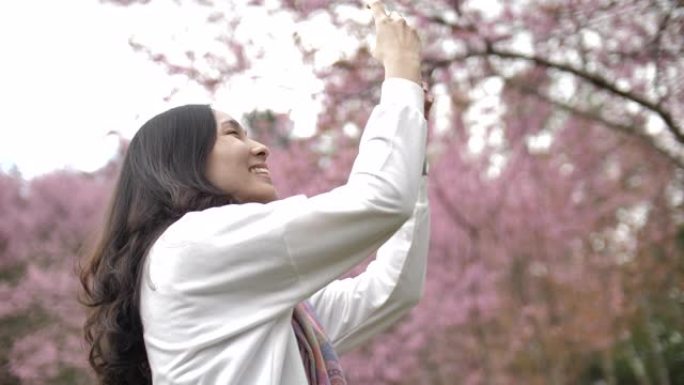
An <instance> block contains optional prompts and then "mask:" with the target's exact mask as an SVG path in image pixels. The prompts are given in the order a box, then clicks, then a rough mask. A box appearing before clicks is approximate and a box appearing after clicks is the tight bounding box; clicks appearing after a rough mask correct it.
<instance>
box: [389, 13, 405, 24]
mask: <svg viewBox="0 0 684 385" xmlns="http://www.w3.org/2000/svg"><path fill="white" fill-rule="evenodd" d="M389 18H390V19H391V20H392V21H401V22H404V23H406V20H404V17H403V16H401V15H400V14H399V12H396V11H392V12H390V14H389Z"/></svg>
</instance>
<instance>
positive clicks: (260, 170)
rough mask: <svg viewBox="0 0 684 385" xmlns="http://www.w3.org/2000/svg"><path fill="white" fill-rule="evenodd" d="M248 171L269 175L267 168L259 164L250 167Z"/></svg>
mask: <svg viewBox="0 0 684 385" xmlns="http://www.w3.org/2000/svg"><path fill="white" fill-rule="evenodd" d="M249 172H251V173H252V174H257V175H265V176H268V177H270V176H271V173H270V172H269V171H268V169H267V168H266V167H261V166H257V167H251V168H250V169H249Z"/></svg>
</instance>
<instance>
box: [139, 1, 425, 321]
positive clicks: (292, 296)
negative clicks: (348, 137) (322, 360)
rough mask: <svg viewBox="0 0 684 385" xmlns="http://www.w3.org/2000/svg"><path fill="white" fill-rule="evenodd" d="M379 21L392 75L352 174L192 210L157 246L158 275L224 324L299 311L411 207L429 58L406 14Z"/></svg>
mask: <svg viewBox="0 0 684 385" xmlns="http://www.w3.org/2000/svg"><path fill="white" fill-rule="evenodd" d="M377 14H378V13H377V12H376V15H377ZM378 20H379V21H378ZM376 22H378V23H379V24H378V25H380V27H379V28H380V29H379V31H384V32H382V33H383V36H385V39H386V40H383V41H385V42H387V41H393V43H392V44H393V45H392V44H390V45H388V44H387V43H383V44H380V42H379V44H378V46H379V47H384V48H383V52H384V56H383V58H384V63H385V64H386V69H387V71H388V75H389V76H388V77H387V79H386V80H385V81H384V83H383V85H382V94H381V100H380V103H379V104H378V106H377V107H376V108H375V109H374V110H373V112H372V113H371V116H370V118H369V120H368V123H367V125H366V128H365V130H364V133H363V136H362V138H361V143H360V146H359V154H358V156H357V159H356V160H355V163H354V166H353V169H352V173H351V174H350V176H349V179H348V182H347V183H346V184H345V185H343V186H341V187H338V188H336V189H334V190H332V191H330V192H327V193H324V194H320V195H317V196H314V197H311V198H307V197H305V196H301V195H300V196H296V197H291V198H287V199H283V200H280V201H276V202H271V203H268V204H258V203H247V204H241V205H227V206H223V207H216V208H212V209H208V210H204V211H202V212H195V213H189V214H187V215H185V216H184V217H183V218H181V219H180V220H179V221H178V222H176V223H174V224H173V225H172V226H171V227H170V228H169V229H168V230H167V231H166V232H165V233H164V234H163V235H162V236H161V237H160V239H159V240H158V242H157V243H156V244H155V246H154V248H153V249H152V250H151V252H150V256H149V283H150V284H151V285H153V286H155V287H156V288H157V289H158V290H162V291H172V292H175V293H185V294H186V295H189V296H192V297H193V298H195V299H196V297H198V296H201V297H202V298H204V299H205V301H202V303H201V305H202V308H201V309H198V310H197V311H202V312H210V313H212V314H210V315H209V319H217V320H221V322H223V325H224V326H223V327H228V326H227V324H226V322H227V321H226V320H229V319H231V317H236V319H237V318H240V319H241V320H242V321H245V317H247V318H249V319H251V318H253V320H254V322H262V321H263V320H264V319H265V318H269V317H272V316H273V315H274V312H287V311H291V309H292V306H294V305H295V304H297V303H299V302H301V301H302V300H305V299H307V298H309V297H310V296H311V295H312V294H314V293H315V292H316V291H318V290H320V289H321V288H323V287H324V286H326V285H327V284H329V283H330V282H332V281H333V280H335V279H337V278H338V277H339V276H341V275H342V274H344V273H345V272H347V271H348V270H349V269H350V268H351V267H353V266H354V265H356V264H358V263H359V262H360V261H362V260H363V259H364V258H365V257H366V256H367V255H368V254H370V253H371V252H372V251H373V250H376V249H377V248H378V247H379V246H380V245H381V244H383V243H384V242H385V241H387V239H388V238H389V237H390V236H391V235H392V234H394V233H395V232H396V231H397V230H398V229H399V228H400V227H401V226H402V225H403V224H404V222H406V220H407V219H408V218H410V217H411V215H412V213H413V211H414V207H415V206H416V201H417V198H418V191H419V188H418V187H419V184H420V180H421V169H422V165H423V159H424V157H425V140H426V131H427V127H426V126H427V124H426V121H425V118H424V116H423V107H424V94H423V90H422V88H421V86H420V85H419V84H418V82H416V81H415V80H416V79H415V78H414V77H415V76H418V78H419V76H420V73H419V70H418V68H419V67H420V63H419V62H418V63H416V62H414V61H413V60H419V58H418V56H419V55H417V54H416V53H415V52H414V53H407V52H404V53H401V52H403V51H411V52H413V51H415V50H419V48H420V44H419V41H418V38H417V36H416V34H415V32H413V31H412V30H411V29H410V28H409V27H408V26H406V24H405V22H403V21H401V20H390V19H389V17H387V16H385V17H384V18H383V17H376ZM379 36H380V33H379ZM390 47H394V48H393V49H390ZM399 59H401V60H399ZM402 63H403V64H402ZM392 71H394V72H392ZM413 71H417V72H415V73H414V72H413ZM392 74H394V75H396V76H391V75H392ZM408 74H412V75H408ZM402 76H405V77H402ZM191 303H199V302H197V301H196V300H194V301H193V302H191ZM226 303H230V304H232V305H231V306H230V307H226V306H225V305H223V304H226ZM214 313H216V314H214ZM247 325H249V321H248V322H247ZM236 327H238V325H237V324H236ZM240 327H245V323H240Z"/></svg>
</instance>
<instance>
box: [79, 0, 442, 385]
mask: <svg viewBox="0 0 684 385" xmlns="http://www.w3.org/2000/svg"><path fill="white" fill-rule="evenodd" d="M370 8H371V9H372V11H373V15H374V18H375V21H376V32H377V35H378V36H377V47H376V50H375V53H374V55H375V57H376V58H378V59H379V60H381V61H382V62H383V64H384V66H385V72H386V79H385V82H384V83H383V85H382V96H381V100H380V104H379V105H378V106H377V107H376V108H375V109H374V110H373V113H372V114H371V117H370V119H369V121H368V124H367V126H366V130H365V132H364V134H363V136H362V139H361V143H360V150H359V154H358V157H357V159H356V161H355V163H354V166H353V169H352V172H351V174H350V176H349V180H348V182H347V183H346V184H345V185H344V186H341V187H338V188H336V189H334V190H332V191H330V192H328V193H325V194H321V195H318V196H314V197H311V198H307V197H305V196H301V195H300V196H295V197H291V198H287V199H282V200H278V199H277V194H276V191H275V189H274V187H273V185H272V184H271V179H270V176H269V171H268V166H267V163H266V161H267V158H268V154H269V152H268V149H267V148H266V147H265V146H263V145H262V144H260V143H258V142H255V141H253V140H252V139H250V138H248V137H247V136H246V134H245V132H244V130H243V129H242V128H241V127H240V126H239V124H238V123H237V122H236V121H235V120H233V119H232V118H231V117H230V116H228V115H226V114H225V113H222V112H220V111H213V110H212V109H210V108H209V107H208V106H183V107H178V108H175V109H172V110H169V111H167V112H164V113H162V114H160V115H158V116H156V117H154V118H152V119H151V120H150V121H148V122H147V123H145V125H143V126H142V127H141V129H140V130H139V132H138V133H137V134H136V136H135V137H134V138H133V140H132V141H131V144H130V146H129V149H128V152H127V154H126V158H125V160H124V164H123V166H122V170H121V175H120V177H119V180H118V184H117V187H116V190H115V193H114V196H113V199H112V203H111V207H110V211H109V216H108V220H107V222H106V224H105V228H104V231H103V234H102V237H101V240H100V242H99V244H98V247H97V248H96V250H95V251H94V253H93V255H92V258H91V260H90V262H89V264H88V266H86V268H85V269H84V270H83V272H82V277H81V279H82V283H83V286H84V288H85V294H86V298H85V299H86V303H87V305H89V306H90V307H91V312H90V315H89V317H88V319H87V322H86V325H85V332H86V339H87V341H88V342H89V343H90V345H91V351H90V362H91V365H92V366H93V368H94V369H95V371H96V372H97V374H98V377H99V380H100V382H101V383H103V384H149V383H154V384H158V385H164V384H176V385H178V384H193V385H197V384H207V385H208V384H212V385H213V384H240V385H249V384H258V385H268V384H273V385H275V384H284V385H303V384H307V383H308V384H336V385H339V384H345V383H346V382H345V379H344V374H343V372H342V369H341V367H340V365H339V362H338V359H337V353H339V352H344V351H346V350H348V349H351V348H353V347H355V346H357V345H358V344H360V343H361V342H363V341H365V340H367V339H368V338H369V337H371V336H373V335H375V334H377V333H378V332H379V331H380V330H382V329H384V328H385V327H387V326H388V325H389V324H391V323H392V322H394V321H395V320H397V319H398V318H399V317H400V316H401V315H403V314H404V313H405V312H406V311H407V310H408V309H410V308H411V307H412V306H413V305H415V304H416V303H417V301H418V300H419V298H420V295H421V292H422V285H423V280H424V274H425V263H426V262H425V256H426V253H427V238H428V233H429V229H428V221H429V220H428V217H429V215H428V206H427V201H426V194H425V186H424V181H423V179H424V176H423V175H421V174H422V173H421V167H423V166H424V161H423V160H424V157H425V141H426V123H425V119H424V117H423V103H424V95H423V90H422V89H421V87H420V86H419V85H418V84H419V83H420V41H419V39H418V36H417V34H416V32H415V31H414V30H412V29H411V28H410V27H408V26H407V25H406V22H405V21H404V20H403V19H402V18H401V17H400V16H398V15H397V14H395V13H392V14H391V15H388V14H387V13H386V11H385V9H384V7H383V5H382V3H380V2H379V1H376V2H375V3H374V4H372V5H370ZM378 247H380V248H379V249H378ZM376 249H378V253H377V258H376V260H375V261H374V262H372V263H371V265H369V267H368V269H367V270H366V271H365V272H364V273H363V274H361V275H359V276H358V277H356V278H353V279H345V280H336V279H337V278H338V277H340V276H341V275H343V274H344V273H345V272H347V271H348V270H349V269H350V268H352V267H353V266H354V265H356V264H358V263H359V262H360V261H362V260H363V259H364V258H365V257H366V256H367V255H368V254H370V253H372V252H373V251H374V250H376Z"/></svg>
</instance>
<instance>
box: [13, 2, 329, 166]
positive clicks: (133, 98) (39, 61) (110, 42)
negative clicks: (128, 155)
mask: <svg viewBox="0 0 684 385" xmlns="http://www.w3.org/2000/svg"><path fill="white" fill-rule="evenodd" d="M199 8H201V7H197V6H179V5H177V4H174V3H173V2H170V1H169V2H152V4H151V5H145V6H134V7H115V6H110V5H102V4H100V3H99V2H98V1H96V0H69V1H54V0H3V1H1V2H0V48H1V49H2V60H1V61H0V63H1V64H0V66H1V67H0V103H1V104H0V105H1V106H2V123H0V134H1V139H0V167H2V169H4V170H8V169H10V168H12V167H17V168H18V169H19V170H20V172H21V173H22V175H24V176H25V177H27V178H30V177H34V176H36V175H40V174H42V173H46V172H49V171H51V170H54V169H56V168H62V167H70V168H77V169H82V170H95V169H97V168H99V167H101V166H102V165H103V164H104V163H105V162H106V161H107V160H108V159H109V158H110V157H111V155H112V154H113V153H114V151H115V149H116V145H117V139H116V138H115V137H113V136H111V135H110V136H107V133H108V132H110V131H117V132H120V133H121V134H123V135H124V136H125V137H128V138H130V137H132V135H133V134H134V133H135V131H136V130H137V129H138V127H139V126H140V125H141V124H142V123H144V121H146V120H147V119H149V118H150V117H152V116H153V115H155V114H157V113H159V112H161V111H163V110H165V109H168V108H170V107H172V106H175V105H180V104H185V103H211V104H212V105H214V106H216V107H218V108H220V109H223V110H225V111H226V112H228V113H230V114H232V115H234V116H236V117H241V116H242V114H243V113H245V112H248V111H251V110H252V109H254V108H272V109H275V110H276V111H281V112H290V113H291V116H292V117H293V118H294V119H295V120H296V122H297V124H298V127H297V129H298V130H299V132H300V133H303V134H305V133H306V132H307V131H311V130H312V129H313V126H314V119H315V116H316V112H317V111H316V109H315V108H312V107H313V106H314V105H315V104H316V103H315V101H314V99H312V96H311V95H312V93H314V92H316V91H320V84H319V83H318V82H317V80H316V79H315V78H314V76H313V74H312V73H311V70H310V69H307V68H305V67H303V66H302V65H301V62H300V61H299V59H298V55H297V53H296V51H295V48H294V47H293V46H292V43H291V40H290V41H281V42H280V44H279V43H278V41H277V38H276V39H275V40H274V39H273V35H276V36H283V38H284V39H285V38H289V36H291V33H292V28H293V23H292V22H291V21H289V22H288V20H284V19H278V20H274V19H269V20H268V24H264V23H259V21H262V20H259V18H260V17H261V18H263V17H265V16H264V15H263V14H262V15H258V14H252V15H251V16H250V15H245V16H246V17H247V16H249V17H254V18H255V22H254V23H252V25H269V31H270V34H269V35H270V37H269V38H268V39H266V38H264V39H266V40H263V41H260V42H259V43H260V44H263V45H264V48H266V50H267V51H269V45H272V48H271V49H270V51H274V50H275V49H276V48H275V47H276V46H279V48H277V50H278V52H277V53H278V57H279V65H278V67H277V68H272V67H271V69H270V70H269V67H268V63H266V62H265V65H266V67H264V66H263V65H262V68H261V69H260V72H259V73H260V74H261V75H262V78H261V79H259V80H257V81H256V82H257V83H254V81H253V80H248V79H246V78H240V77H237V78H235V79H232V80H231V84H230V87H227V88H229V89H230V92H227V91H226V90H224V91H222V92H219V93H218V94H217V95H215V96H214V97H210V96H209V95H208V94H207V93H206V92H205V91H204V90H202V89H201V88H199V87H197V86H195V85H194V84H193V83H192V82H189V81H188V80H187V79H185V78H183V77H181V76H176V77H173V78H172V77H169V76H167V75H166V74H165V72H164V71H163V69H162V68H161V67H159V66H158V65H156V64H154V63H151V62H150V61H149V60H148V59H146V58H145V57H144V55H142V54H140V53H136V52H134V51H133V50H132V49H131V47H130V46H129V44H128V40H129V38H130V37H131V36H135V37H136V38H137V39H139V40H142V41H144V42H146V43H149V44H150V45H151V46H153V47H155V48H158V49H162V50H163V49H164V47H165V45H166V46H171V45H173V44H184V45H186V46H194V44H197V47H199V48H201V47H202V44H203V43H205V42H206V40H208V37H210V36H211V33H212V31H210V30H208V29H207V28H209V27H208V26H206V24H207V23H203V20H204V19H203V18H205V17H206V14H204V13H202V12H206V10H199ZM195 10H198V11H195ZM200 11H202V12H200ZM205 26H206V28H205ZM319 27H320V26H319ZM324 27H325V26H323V28H324ZM274 31H275V32H276V33H273V32H274ZM329 32H330V31H329ZM330 33H332V32H330ZM174 34H175V37H174V36H173V35H174ZM179 36H180V38H181V40H183V41H181V42H178V41H176V40H173V39H174V38H178V37H179ZM255 37H256V38H257V40H258V39H259V38H258V36H256V34H255ZM193 39H195V40H194V41H193ZM287 47H289V49H288V48H287ZM267 59H268V58H267ZM174 87H176V88H178V89H179V90H180V91H179V92H178V93H176V94H173V97H172V98H171V99H170V100H169V101H167V102H165V101H164V97H166V96H168V95H170V94H171V92H172V90H173V89H174Z"/></svg>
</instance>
